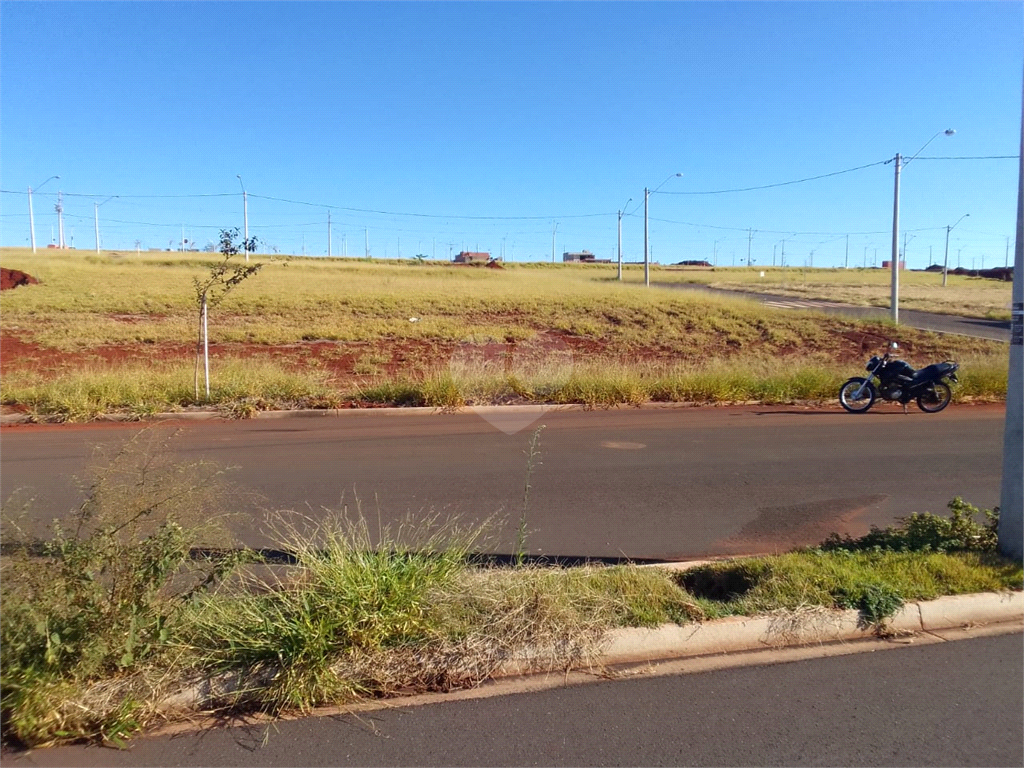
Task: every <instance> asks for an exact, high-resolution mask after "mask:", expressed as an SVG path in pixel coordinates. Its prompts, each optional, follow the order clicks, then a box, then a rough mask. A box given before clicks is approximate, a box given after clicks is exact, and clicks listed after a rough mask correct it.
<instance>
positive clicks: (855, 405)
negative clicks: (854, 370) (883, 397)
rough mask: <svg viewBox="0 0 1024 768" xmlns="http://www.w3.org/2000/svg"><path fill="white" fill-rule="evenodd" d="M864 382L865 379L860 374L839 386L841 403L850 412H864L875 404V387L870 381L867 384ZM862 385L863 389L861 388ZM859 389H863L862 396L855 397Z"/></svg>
mask: <svg viewBox="0 0 1024 768" xmlns="http://www.w3.org/2000/svg"><path fill="white" fill-rule="evenodd" d="M864 382H865V380H864V379H862V378H860V377H859V376H858V377H855V378H852V379H850V380H848V381H847V382H846V383H845V384H843V386H841V387H840V388H839V404H840V405H841V406H843V408H845V409H846V410H848V411H849V412H850V413H864V412H865V411H867V409H868V408H870V407H871V406H872V405H874V404H875V397H876V393H875V387H874V385H873V384H872V383H871V382H870V381H869V382H867V383H866V384H865V383H864ZM862 385H863V387H864V388H863V389H861V386H862ZM857 390H861V391H860V397H857V398H856V399H855V395H856V394H857Z"/></svg>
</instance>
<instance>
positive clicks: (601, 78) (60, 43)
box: [0, 2, 1024, 268]
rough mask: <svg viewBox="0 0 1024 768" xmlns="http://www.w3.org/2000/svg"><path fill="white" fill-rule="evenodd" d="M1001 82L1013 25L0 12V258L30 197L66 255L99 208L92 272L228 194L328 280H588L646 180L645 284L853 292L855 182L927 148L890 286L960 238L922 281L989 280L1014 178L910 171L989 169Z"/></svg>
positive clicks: (1008, 218) (265, 236) (368, 9)
mask: <svg viewBox="0 0 1024 768" xmlns="http://www.w3.org/2000/svg"><path fill="white" fill-rule="evenodd" d="M1022 75H1024V3H1021V2H995V3H993V2H943V3H931V2H899V3H890V2H868V3H860V2H858V3H854V2H827V3H826V2H794V3H777V2H753V3H742V2H679V3H674V2H630V3H617V2H600V3H582V2H573V3H569V2H564V3H563V2H542V3H529V2H523V3H519V2H517V3H501V2H480V3H441V2H416V3H401V2H387V3H375V2H359V3H343V2H321V3H302V2H283V3H272V2H228V3H216V2H201V3H177V2H153V3H146V2H137V3H126V2H124V3H122V2H103V3H87V2H75V3H70V2H64V3H57V2H44V3H33V2H5V3H3V4H2V6H0V77H2V88H0V188H2V189H3V191H4V193H3V194H2V195H0V205H2V208H0V245H5V246H13V245H27V244H28V240H29V227H28V205H27V195H26V192H27V188H28V187H29V186H33V187H38V186H39V185H40V184H41V183H42V182H43V181H44V180H45V179H47V178H48V177H50V176H53V175H55V174H58V175H60V179H59V180H53V181H49V182H47V183H46V184H45V186H44V187H43V188H42V189H40V190H39V191H38V192H36V193H35V194H34V195H33V205H34V211H35V220H36V238H37V242H38V243H39V244H40V245H43V244H46V243H49V242H50V239H51V229H55V228H56V220H57V217H56V214H55V212H54V210H53V209H54V205H55V203H56V200H57V198H56V195H57V193H58V192H63V193H64V197H63V204H64V211H65V233H66V238H67V239H68V240H69V241H71V240H72V238H73V239H74V243H73V244H74V245H75V247H77V248H82V249H91V248H93V247H94V246H95V239H94V203H101V202H102V203H103V205H102V207H100V208H99V222H100V229H101V234H102V241H103V247H104V248H110V249H117V248H120V249H128V248H134V244H135V241H136V240H140V241H141V243H142V247H143V248H154V247H159V248H167V247H175V248H176V247H178V244H179V242H180V240H181V239H182V228H184V236H185V238H187V239H189V240H191V241H193V242H198V243H199V244H200V245H203V244H205V243H206V242H209V241H212V240H214V239H215V237H216V234H217V230H218V229H219V228H222V227H232V226H239V227H241V226H242V192H241V187H240V185H239V181H238V179H237V178H236V175H241V177H242V180H243V181H244V184H245V188H246V190H247V191H248V192H249V201H248V202H249V228H250V233H251V234H253V235H255V236H257V237H258V238H259V239H260V240H261V241H262V242H263V243H265V244H267V245H268V246H275V247H277V248H278V249H279V250H280V251H281V252H292V253H301V252H303V249H304V250H305V252H306V253H307V254H309V255H320V254H326V252H327V247H328V243H327V234H328V225H327V220H328V210H330V217H331V225H332V237H331V240H332V244H331V248H332V253H333V254H334V255H340V254H342V252H343V251H344V252H346V253H347V254H348V255H350V256H353V255H358V256H362V255H363V254H364V251H365V248H366V243H367V240H368V241H369V248H370V252H371V254H372V255H373V256H374V257H389V258H394V257H396V256H398V255H399V253H400V254H401V256H403V257H406V258H408V257H410V256H413V255H415V254H416V253H422V254H425V255H426V256H428V257H432V256H435V255H436V256H437V258H447V257H448V255H449V253H451V252H458V251H459V250H462V249H466V250H489V251H491V252H492V253H493V254H495V255H500V254H501V253H504V254H505V258H506V259H512V260H515V261H523V260H527V259H531V260H550V259H551V247H552V231H553V230H554V231H555V249H556V252H557V254H558V258H559V259H560V258H561V253H562V252H563V251H565V250H582V249H588V250H590V251H592V252H594V253H596V254H597V255H598V256H599V257H601V258H612V257H614V255H615V248H616V224H617V215H616V212H617V211H618V210H619V209H620V208H622V207H623V206H624V204H625V203H626V200H627V199H628V198H632V202H631V203H630V204H629V205H628V207H626V208H625V210H626V214H627V215H626V216H624V218H623V222H622V225H623V251H624V255H625V258H626V259H627V260H630V261H632V260H637V259H641V258H642V255H643V196H644V188H645V187H649V188H651V189H654V188H655V187H658V186H659V185H661V184H662V182H663V181H665V180H666V178H669V177H671V178H669V180H668V181H667V182H666V183H665V184H664V185H663V186H661V188H660V191H659V192H657V193H655V194H652V195H651V197H650V214H649V215H650V243H651V251H652V258H653V259H654V261H658V262H663V263H668V262H675V261H679V260H682V259H691V258H706V259H708V260H714V259H715V258H717V261H718V263H719V264H731V263H732V262H733V259H735V260H736V263H737V264H738V263H741V262H745V260H746V258H747V250H748V243H749V245H750V251H751V258H752V260H753V261H755V262H756V263H758V264H762V265H763V264H771V263H772V261H773V258H774V259H775V260H776V261H779V260H781V248H782V241H783V240H785V251H786V260H787V263H789V264H792V265H800V264H807V263H810V262H811V261H812V260H813V265H814V266H842V265H843V264H844V263H845V262H846V260H847V258H848V259H849V263H850V265H851V266H859V265H861V264H863V263H865V261H866V263H867V264H868V265H870V264H871V263H872V262H873V261H874V260H875V259H876V258H877V263H879V264H880V263H881V261H882V259H883V258H888V253H889V250H890V248H891V228H892V203H893V165H892V164H891V163H890V164H888V165H886V164H883V163H884V161H885V160H888V159H891V158H892V157H893V156H894V155H895V154H896V153H897V152H899V153H902V154H903V155H904V156H911V155H913V154H914V153H915V152H917V151H918V149H920V148H921V146H922V145H923V144H924V143H925V142H927V141H928V140H929V138H931V137H932V136H934V135H935V134H936V133H937V132H939V131H941V130H943V129H945V128H954V129H956V131H957V133H956V135H954V136H952V137H948V138H947V137H945V136H939V137H938V138H936V139H935V140H934V141H932V142H931V144H929V145H928V147H927V149H926V150H925V151H924V152H923V153H922V154H921V156H920V157H919V158H918V159H917V160H916V161H914V162H913V163H911V164H910V165H909V166H908V167H906V168H905V169H904V171H903V174H902V178H901V182H902V183H901V187H902V194H901V233H902V231H904V230H905V231H906V232H907V235H908V247H907V257H908V262H909V266H910V267H912V268H923V267H925V266H927V264H928V263H934V262H941V259H942V254H943V246H944V242H945V234H946V230H945V227H946V226H947V225H951V224H953V223H954V222H955V221H957V220H958V219H959V218H960V217H961V216H962V215H963V214H964V213H970V217H969V218H967V219H964V220H963V221H961V222H960V224H959V225H958V226H957V227H956V229H954V230H953V232H952V235H951V238H950V263H951V266H955V265H956V263H957V260H958V259H959V261H960V262H961V263H962V265H963V266H966V267H970V266H972V265H973V266H978V267H980V266H982V260H984V265H985V266H996V265H1002V264H1003V262H1004V257H1005V251H1006V243H1007V237H1011V238H1012V235H1013V233H1014V226H1015V213H1016V190H1017V168H1018V166H1017V163H1016V161H1014V160H1006V159H1002V160H932V159H927V158H932V157H991V156H1003V155H1016V154H1017V152H1018V150H1019V146H1020V125H1021V91H1022ZM872 164H875V165H872ZM860 166H869V167H867V168H862V169H861V170H857V171H852V172H850V173H844V174H840V175H836V176H831V177H829V178H825V179H819V180H816V181H809V182H806V183H800V184H792V185H786V186H779V187H774V188H771V189H764V190H755V191H748V192H727V193H722V194H707V193H711V192H717V191H719V190H730V189H738V188H747V187H755V186H764V185H771V184H779V183H781V182H788V181H793V180H799V179H804V178H808V177H814V176H820V175H824V174H830V173H834V172H836V171H844V170H846V169H851V168H859V167H860ZM676 172H682V173H683V174H684V175H683V177H682V178H675V177H674V176H673V174H675V173H676ZM111 195H117V196H118V197H116V198H114V199H112V200H108V201H106V202H104V201H105V200H106V199H107V198H108V197H109V196H111ZM185 196H189V197H185ZM270 198H273V199H270ZM748 230H749V233H748ZM847 234H849V250H848V254H849V255H848V257H847ZM902 244H903V235H902V234H901V236H900V247H901V248H902ZM1012 247H1013V242H1012V239H1011V240H1010V248H1011V250H1012ZM876 250H877V257H876ZM812 252H813V255H812ZM929 253H931V256H930V261H929ZM715 254H717V257H716V256H715Z"/></svg>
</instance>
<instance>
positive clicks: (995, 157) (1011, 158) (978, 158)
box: [915, 155, 1020, 160]
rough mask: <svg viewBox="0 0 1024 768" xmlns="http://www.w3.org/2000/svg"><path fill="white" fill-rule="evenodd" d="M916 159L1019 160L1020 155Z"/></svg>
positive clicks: (920, 158)
mask: <svg viewBox="0 0 1024 768" xmlns="http://www.w3.org/2000/svg"><path fill="white" fill-rule="evenodd" d="M915 159H917V160H1020V155H986V156H984V157H918V158H915Z"/></svg>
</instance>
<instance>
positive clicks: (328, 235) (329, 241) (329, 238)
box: [327, 211, 331, 258]
mask: <svg viewBox="0 0 1024 768" xmlns="http://www.w3.org/2000/svg"><path fill="white" fill-rule="evenodd" d="M327 258H331V212H330V211H328V212H327Z"/></svg>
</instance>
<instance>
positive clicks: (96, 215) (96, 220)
mask: <svg viewBox="0 0 1024 768" xmlns="http://www.w3.org/2000/svg"><path fill="white" fill-rule="evenodd" d="M115 197H117V195H113V196H111V197H108V198H107V199H106V200H104V201H103V202H102V203H97V202H96V201H95V200H94V201H93V203H92V217H93V224H94V225H95V227H96V253H99V252H100V214H99V211H100V206H101V205H103V204H104V203H109V202H110V201H111V200H113V199H114V198H115Z"/></svg>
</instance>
